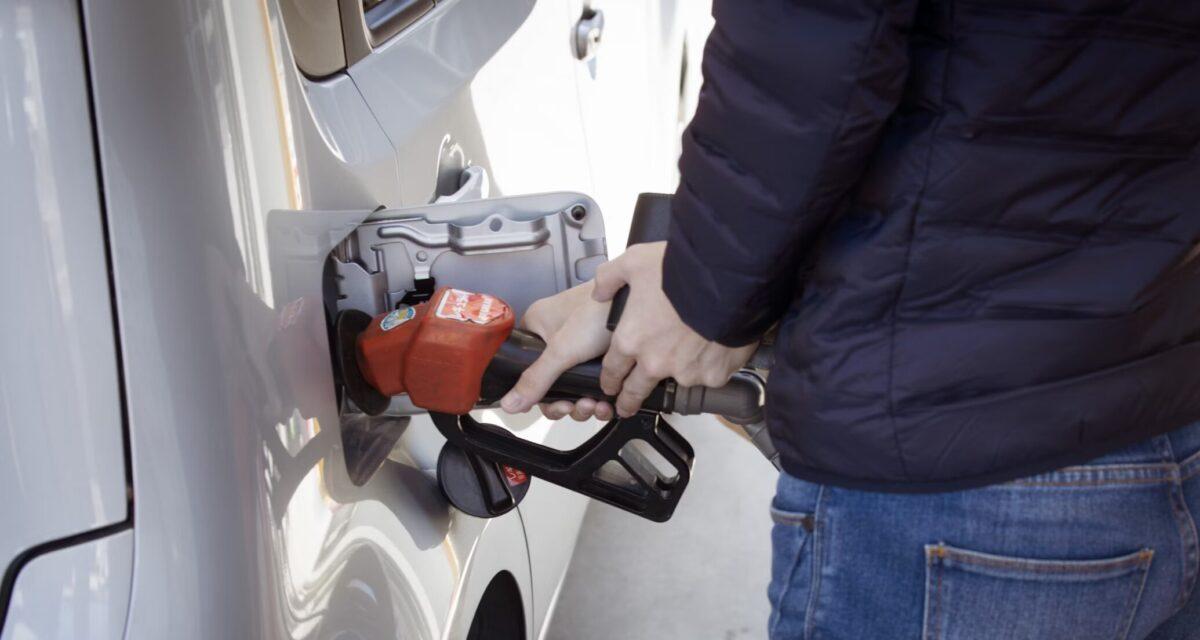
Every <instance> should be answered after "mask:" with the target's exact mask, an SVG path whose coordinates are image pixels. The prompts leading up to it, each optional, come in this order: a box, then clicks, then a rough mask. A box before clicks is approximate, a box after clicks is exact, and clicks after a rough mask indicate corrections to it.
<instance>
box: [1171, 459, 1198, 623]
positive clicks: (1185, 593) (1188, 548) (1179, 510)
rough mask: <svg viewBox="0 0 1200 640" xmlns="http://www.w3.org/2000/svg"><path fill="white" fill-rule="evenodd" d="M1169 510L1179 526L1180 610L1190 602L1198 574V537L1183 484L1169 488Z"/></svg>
mask: <svg viewBox="0 0 1200 640" xmlns="http://www.w3.org/2000/svg"><path fill="white" fill-rule="evenodd" d="M1171 508H1172V510H1173V511H1174V512H1175V516H1176V518H1177V520H1178V522H1179V526H1180V532H1179V537H1180V542H1181V543H1182V544H1181V545H1180V546H1182V547H1183V554H1182V561H1183V576H1184V578H1183V588H1182V589H1180V594H1179V608H1180V609H1182V608H1183V607H1184V606H1186V605H1187V603H1188V601H1189V600H1191V597H1192V592H1193V591H1194V590H1195V588H1196V578H1197V577H1198V574H1200V535H1198V534H1197V532H1196V521H1195V519H1194V518H1192V513H1191V510H1190V509H1188V505H1187V501H1186V500H1185V499H1184V496H1183V484H1182V483H1177V484H1175V485H1174V486H1172V487H1171Z"/></svg>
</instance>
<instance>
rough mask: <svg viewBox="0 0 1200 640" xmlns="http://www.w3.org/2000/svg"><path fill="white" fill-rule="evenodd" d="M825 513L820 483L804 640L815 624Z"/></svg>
mask: <svg viewBox="0 0 1200 640" xmlns="http://www.w3.org/2000/svg"><path fill="white" fill-rule="evenodd" d="M826 521H827V518H826V513H825V485H821V486H820V488H818V489H817V504H816V507H815V508H814V509H813V530H812V534H811V535H812V539H813V548H812V577H811V579H810V582H811V586H809V590H808V605H807V606H806V607H805V609H804V640H809V639H810V638H812V634H813V629H814V626H815V625H816V617H817V595H818V593H820V590H821V565H822V564H823V563H824V560H823V559H822V554H823V553H824V551H825V548H824V547H825V545H824V539H825V536H824V535H822V533H823V532H824V531H825V526H826Z"/></svg>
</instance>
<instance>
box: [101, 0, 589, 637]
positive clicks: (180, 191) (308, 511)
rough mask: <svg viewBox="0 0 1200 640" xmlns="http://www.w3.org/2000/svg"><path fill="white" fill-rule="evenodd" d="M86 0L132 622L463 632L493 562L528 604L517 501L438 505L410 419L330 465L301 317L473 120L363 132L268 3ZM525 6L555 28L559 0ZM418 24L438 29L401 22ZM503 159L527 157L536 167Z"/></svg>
mask: <svg viewBox="0 0 1200 640" xmlns="http://www.w3.org/2000/svg"><path fill="white" fill-rule="evenodd" d="M457 1H458V2H459V3H462V5H463V6H467V5H466V3H467V2H468V0H457ZM477 4H478V3H477ZM482 4H486V3H482ZM482 4H481V5H480V6H482ZM447 5H448V6H446V7H444V8H445V9H453V8H454V6H455V4H454V3H453V2H452V3H447ZM85 8H86V20H87V21H86V28H87V33H88V40H89V44H90V53H91V58H92V69H93V80H94V85H95V96H96V97H95V101H96V113H97V121H98V124H99V130H100V132H101V134H100V151H101V164H102V167H103V175H104V181H105V186H106V197H107V201H108V208H109V210H110V211H111V212H112V215H111V217H110V234H111V237H110V242H111V245H112V253H113V256H112V257H113V262H114V270H115V273H116V282H117V300H118V305H119V309H120V312H121V314H122V315H121V317H122V318H123V320H122V326H121V335H122V345H123V349H124V361H125V364H126V375H127V382H128V388H129V389H131V390H134V391H135V392H131V393H130V396H129V420H130V425H131V427H130V431H131V440H132V450H133V455H134V461H133V462H134V464H133V469H134V473H133V475H134V492H135V496H136V499H137V504H138V517H137V520H136V522H135V538H136V545H135V548H134V553H135V567H136V571H135V577H134V589H133V595H132V601H131V604H130V613H129V630H130V635H131V636H133V637H161V636H162V635H164V634H167V633H170V634H171V635H172V636H173V637H181V635H182V636H188V637H234V636H246V635H251V636H261V637H325V636H328V635H330V634H332V633H335V632H361V633H368V634H369V635H375V634H376V633H378V632H379V631H381V630H382V629H385V628H389V627H390V629H391V630H392V632H394V633H398V634H402V635H403V634H410V635H412V636H414V637H460V635H459V633H460V631H462V630H465V628H466V626H469V624H470V619H471V616H472V615H473V611H474V608H475V606H476V604H477V602H478V597H479V596H480V595H481V594H482V590H483V589H484V588H485V587H486V585H487V582H488V581H489V580H490V577H491V575H494V574H495V573H496V572H497V571H501V570H504V571H508V572H509V573H511V574H512V575H513V576H514V577H515V578H516V581H517V584H518V585H519V586H520V588H521V591H522V596H523V599H524V603H525V607H526V608H527V609H528V611H526V612H525V615H526V619H527V620H532V619H533V616H534V611H533V607H534V602H535V601H536V600H537V598H536V593H535V591H534V589H533V587H532V578H531V568H530V566H531V565H530V559H529V555H528V549H527V546H526V541H525V536H524V530H523V527H522V526H521V514H519V513H517V512H514V513H511V514H509V515H508V516H505V517H503V518H498V519H494V520H491V521H486V522H485V521H482V520H477V519H474V518H470V517H467V516H463V515H461V514H456V513H453V512H452V511H451V509H450V508H449V507H448V505H447V504H446V503H445V501H444V499H443V498H442V497H441V495H440V493H439V492H438V490H437V488H436V484H435V482H434V479H433V477H432V476H431V474H430V473H429V470H428V469H427V468H424V467H425V465H423V464H421V463H420V462H418V461H417V460H416V459H415V457H414V456H413V455H411V454H410V450H412V451H418V450H421V448H422V442H423V441H428V436H426V438H424V439H422V438H421V437H419V436H420V435H421V434H420V431H421V430H422V428H421V426H420V425H419V424H417V421H413V423H411V424H405V423H404V422H403V421H399V420H398V421H397V422H396V424H395V425H393V432H394V433H395V432H400V433H402V436H401V438H400V440H399V441H398V445H397V446H396V447H395V449H394V450H393V451H392V454H391V456H390V457H389V460H388V461H387V463H385V464H384V466H383V467H382V468H381V469H380V470H379V471H377V472H376V473H375V474H374V475H373V476H372V477H371V478H370V480H369V481H368V482H367V483H366V484H364V485H362V486H358V485H356V484H355V482H354V481H353V479H352V478H351V477H350V476H349V474H348V473H347V471H346V462H345V457H344V447H345V438H344V436H345V429H347V428H351V427H352V425H350V426H348V425H343V424H341V423H340V421H339V416H338V414H337V407H336V405H335V402H334V395H333V385H332V378H331V375H330V367H329V363H330V358H329V350H328V343H327V339H326V336H325V334H324V332H323V330H322V327H323V322H324V318H323V317H322V316H323V314H322V312H321V306H320V304H319V302H320V295H321V268H322V266H323V264H324V258H325V255H326V254H327V253H328V252H329V250H330V249H331V248H332V244H333V243H335V242H336V241H337V239H338V234H339V233H343V232H344V229H345V228H346V226H347V225H352V224H353V223H354V221H355V220H356V219H359V218H361V217H362V216H363V213H364V212H369V211H370V210H371V209H373V208H374V207H376V206H378V205H384V206H390V207H397V206H402V205H404V204H415V203H417V202H424V201H427V200H428V199H429V198H430V197H431V196H433V195H435V193H436V183H437V178H438V173H439V170H440V168H441V164H440V160H439V156H438V154H439V152H440V149H441V145H442V143H443V141H444V140H446V139H447V138H449V139H450V140H451V141H467V140H481V139H482V135H481V134H479V133H478V132H479V131H480V130H481V129H480V123H479V120H478V118H477V117H476V112H474V111H472V110H466V109H462V108H460V107H462V106H463V104H464V103H463V102H462V100H463V92H462V91H458V92H452V93H451V94H450V95H449V96H448V97H447V100H448V102H447V103H446V104H445V105H436V104H435V105H433V106H432V107H428V108H430V109H431V111H430V113H431V114H432V115H430V116H428V118H429V119H428V120H426V121H425V123H424V124H423V125H422V126H421V127H418V128H417V129H415V130H414V132H413V134H412V138H411V139H412V140H413V141H428V142H429V144H424V143H418V142H412V144H411V145H406V144H403V141H401V143H397V141H396V140H393V139H391V138H390V137H389V136H387V135H386V134H385V133H384V132H383V131H382V130H381V128H380V127H379V124H378V122H377V120H376V119H375V117H373V116H374V114H372V113H371V112H369V111H366V110H365V109H366V107H365V104H366V102H365V101H364V100H362V98H361V97H360V95H359V93H358V88H357V87H356V86H355V84H354V82H353V81H352V80H353V79H352V78H351V77H349V76H345V75H340V76H336V77H333V78H330V79H326V80H321V81H311V80H308V79H306V78H304V77H302V76H301V75H300V74H299V73H298V72H297V71H296V69H295V67H294V65H293V64H292V61H291V60H290V57H289V51H288V49H287V46H286V31H285V29H284V25H283V24H282V22H281V19H280V15H279V12H278V9H277V7H276V5H275V4H274V3H273V2H264V3H261V4H258V5H255V4H252V3H232V2H231V3H211V4H205V3H194V4H193V3H155V4H152V5H150V6H136V7H135V6H130V5H128V4H127V3H121V2H116V1H112V0H95V1H91V2H88V3H87V4H86V5H85ZM536 9H537V10H539V11H548V12H552V15H561V17H562V18H563V24H562V25H561V26H562V28H563V29H564V31H565V30H566V29H567V28H568V27H569V16H568V15H567V14H565V13H563V12H560V11H557V10H556V7H555V3H552V2H543V3H539V4H538V5H537V7H536ZM533 15H535V16H536V15H538V12H537V11H534V12H533ZM433 17H436V16H433ZM423 24H435V23H425V22H422V23H419V24H418V25H416V26H415V27H414V28H419V27H420V26H421V25H423ZM530 24H532V25H534V26H537V25H538V23H536V22H534V23H529V22H522V23H520V25H519V26H520V27H521V29H519V30H518V34H517V35H516V36H514V38H515V39H521V38H528V37H531V36H529V35H525V34H524V31H523V30H524V29H525V28H527V27H528V26H529V25H530ZM543 26H544V25H543ZM535 35H537V34H535ZM556 35H557V34H550V33H547V32H545V30H544V29H543V30H542V32H541V35H540V36H539V37H541V38H551V37H555V36H556ZM447 37H449V35H447ZM503 49H504V48H503V47H501V53H499V54H497V56H496V57H497V58H498V57H499V56H502V55H503ZM371 59H372V58H370V57H368V58H367V59H366V60H364V61H362V62H360V64H364V63H367V62H368V61H370V60H371ZM501 62H503V59H501ZM527 62H528V60H527V59H525V58H516V59H514V60H513V61H512V62H509V63H505V64H510V65H516V64H524V63H527ZM480 63H481V64H482V67H481V69H482V70H481V71H480V75H486V74H488V73H498V74H500V75H503V76H506V77H507V76H510V75H512V71H511V70H507V71H506V70H503V69H501V70H498V71H489V69H492V68H494V67H493V66H492V65H494V64H496V60H495V59H492V60H481V61H480ZM185 69H186V70H187V73H180V70H185ZM567 69H569V67H567ZM565 78H566V80H567V81H568V82H569V81H570V76H569V75H568V76H565ZM566 94H567V95H568V96H569V97H570V99H571V101H572V102H571V104H573V100H574V97H573V96H572V95H571V93H570V91H567V92H566ZM497 101H499V98H497ZM393 106H394V107H395V109H396V110H397V111H402V110H403V107H404V106H405V105H404V104H403V103H397V104H396V105H393ZM372 107H373V108H372V111H374V112H375V113H376V114H377V113H378V110H379V107H378V106H375V105H372ZM563 117H564V118H567V117H569V114H568V115H564V116H563ZM532 118H533V116H532V115H531V116H529V119H532ZM576 121H577V117H576ZM522 126H524V127H526V128H530V127H532V125H531V124H525V125H522ZM577 128H578V125H577ZM471 131H474V132H476V133H475V134H474V135H472V134H471V133H470V132H471ZM576 137H577V138H579V139H581V138H582V132H579V133H577V134H576ZM460 144H465V145H466V153H465V154H463V156H464V160H466V159H467V157H468V156H469V158H470V159H471V160H473V161H474V162H473V163H475V164H480V165H482V166H485V167H487V168H489V169H491V170H492V172H493V175H494V176H501V175H504V169H501V168H500V166H499V165H497V164H496V163H495V160H494V158H490V157H489V156H490V155H494V154H493V152H496V151H497V149H498V147H499V145H498V143H494V142H491V141H489V142H488V146H487V147H486V148H485V147H484V146H483V145H482V144H480V145H479V146H477V147H476V146H472V145H471V143H469V142H466V143H460ZM509 157H511V158H512V160H511V162H514V163H515V162H517V161H518V160H519V161H520V162H521V164H522V166H524V167H528V166H531V165H533V164H535V163H534V162H533V160H534V159H537V160H541V157H537V158H532V157H530V156H524V155H521V154H518V153H516V152H511V155H510V156H509ZM413 158H419V159H420V160H415V159H413ZM572 162H574V163H575V166H576V171H577V176H576V177H575V178H573V179H572V180H571V181H564V180H561V179H560V175H558V174H554V173H547V174H546V175H543V176H542V177H541V178H540V179H536V180H535V179H530V180H529V182H528V184H527V185H526V186H528V187H529V188H531V189H532V188H534V187H539V186H540V187H542V189H541V190H552V189H559V188H563V187H570V186H572V185H573V184H574V185H583V186H586V182H587V176H588V173H587V171H588V166H587V161H586V158H585V157H583V156H580V157H579V158H577V159H575V160H572ZM409 163H411V164H409ZM418 165H419V166H418ZM524 171H525V172H527V173H528V174H530V175H532V174H535V173H536V172H534V171H533V170H532V169H524ZM564 182H566V183H567V184H564ZM410 185H411V186H410ZM278 209H293V210H307V214H308V217H309V218H310V219H316V220H317V221H318V223H317V224H315V225H314V226H312V227H311V228H307V229H305V228H304V221H303V220H300V219H299V218H297V219H295V220H289V221H288V224H279V225H276V224H274V223H273V221H272V218H271V215H270V213H271V212H272V211H273V210H278ZM326 209H342V210H350V211H351V212H350V213H349V214H345V215H344V217H338V216H341V215H342V214H337V213H332V212H329V211H323V210H326ZM330 229H333V231H330ZM279 255H286V260H283V259H276V257H277V256H279ZM285 263H286V266H282V265H284V264H285ZM541 422H545V421H544V420H542V421H541ZM548 427H549V424H548V423H546V426H545V427H544V428H543V429H542V431H543V433H546V432H549V428H548ZM429 431H432V430H431V429H430V430H429ZM425 448H428V447H425ZM571 499H573V500H574V501H575V502H576V503H577V505H578V506H576V507H573V508H572V509H571V510H569V511H568V512H569V513H571V514H573V515H572V517H573V518H574V519H575V520H576V522H575V524H574V525H573V527H572V526H568V527H567V529H569V530H570V531H571V535H569V536H566V535H564V536H562V537H560V538H559V539H558V540H557V541H556V543H555V544H556V545H557V546H559V547H561V548H562V550H560V551H557V552H556V553H557V555H556V557H557V558H559V560H557V561H556V562H558V563H559V564H562V565H563V566H565V564H563V562H564V561H563V560H562V558H566V557H569V549H570V547H571V546H572V545H573V543H574V532H575V531H577V527H578V522H577V521H578V515H579V514H581V512H582V508H583V501H582V499H579V498H578V497H575V496H571ZM198 559H211V561H207V560H206V561H199V560H198ZM552 573H553V574H555V575H561V573H562V571H561V567H558V568H555V570H553V571H552ZM363 585H368V586H369V587H370V588H369V589H366V590H365V591H364V588H363ZM366 593H370V594H371V595H370V596H369V597H367V596H365V595H364V594H366ZM364 598H365V600H364ZM180 603H187V606H179V604H180ZM364 607H365V608H366V613H364V612H363V608H364ZM544 608H545V607H543V609H544ZM213 612H220V614H219V615H213Z"/></svg>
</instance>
